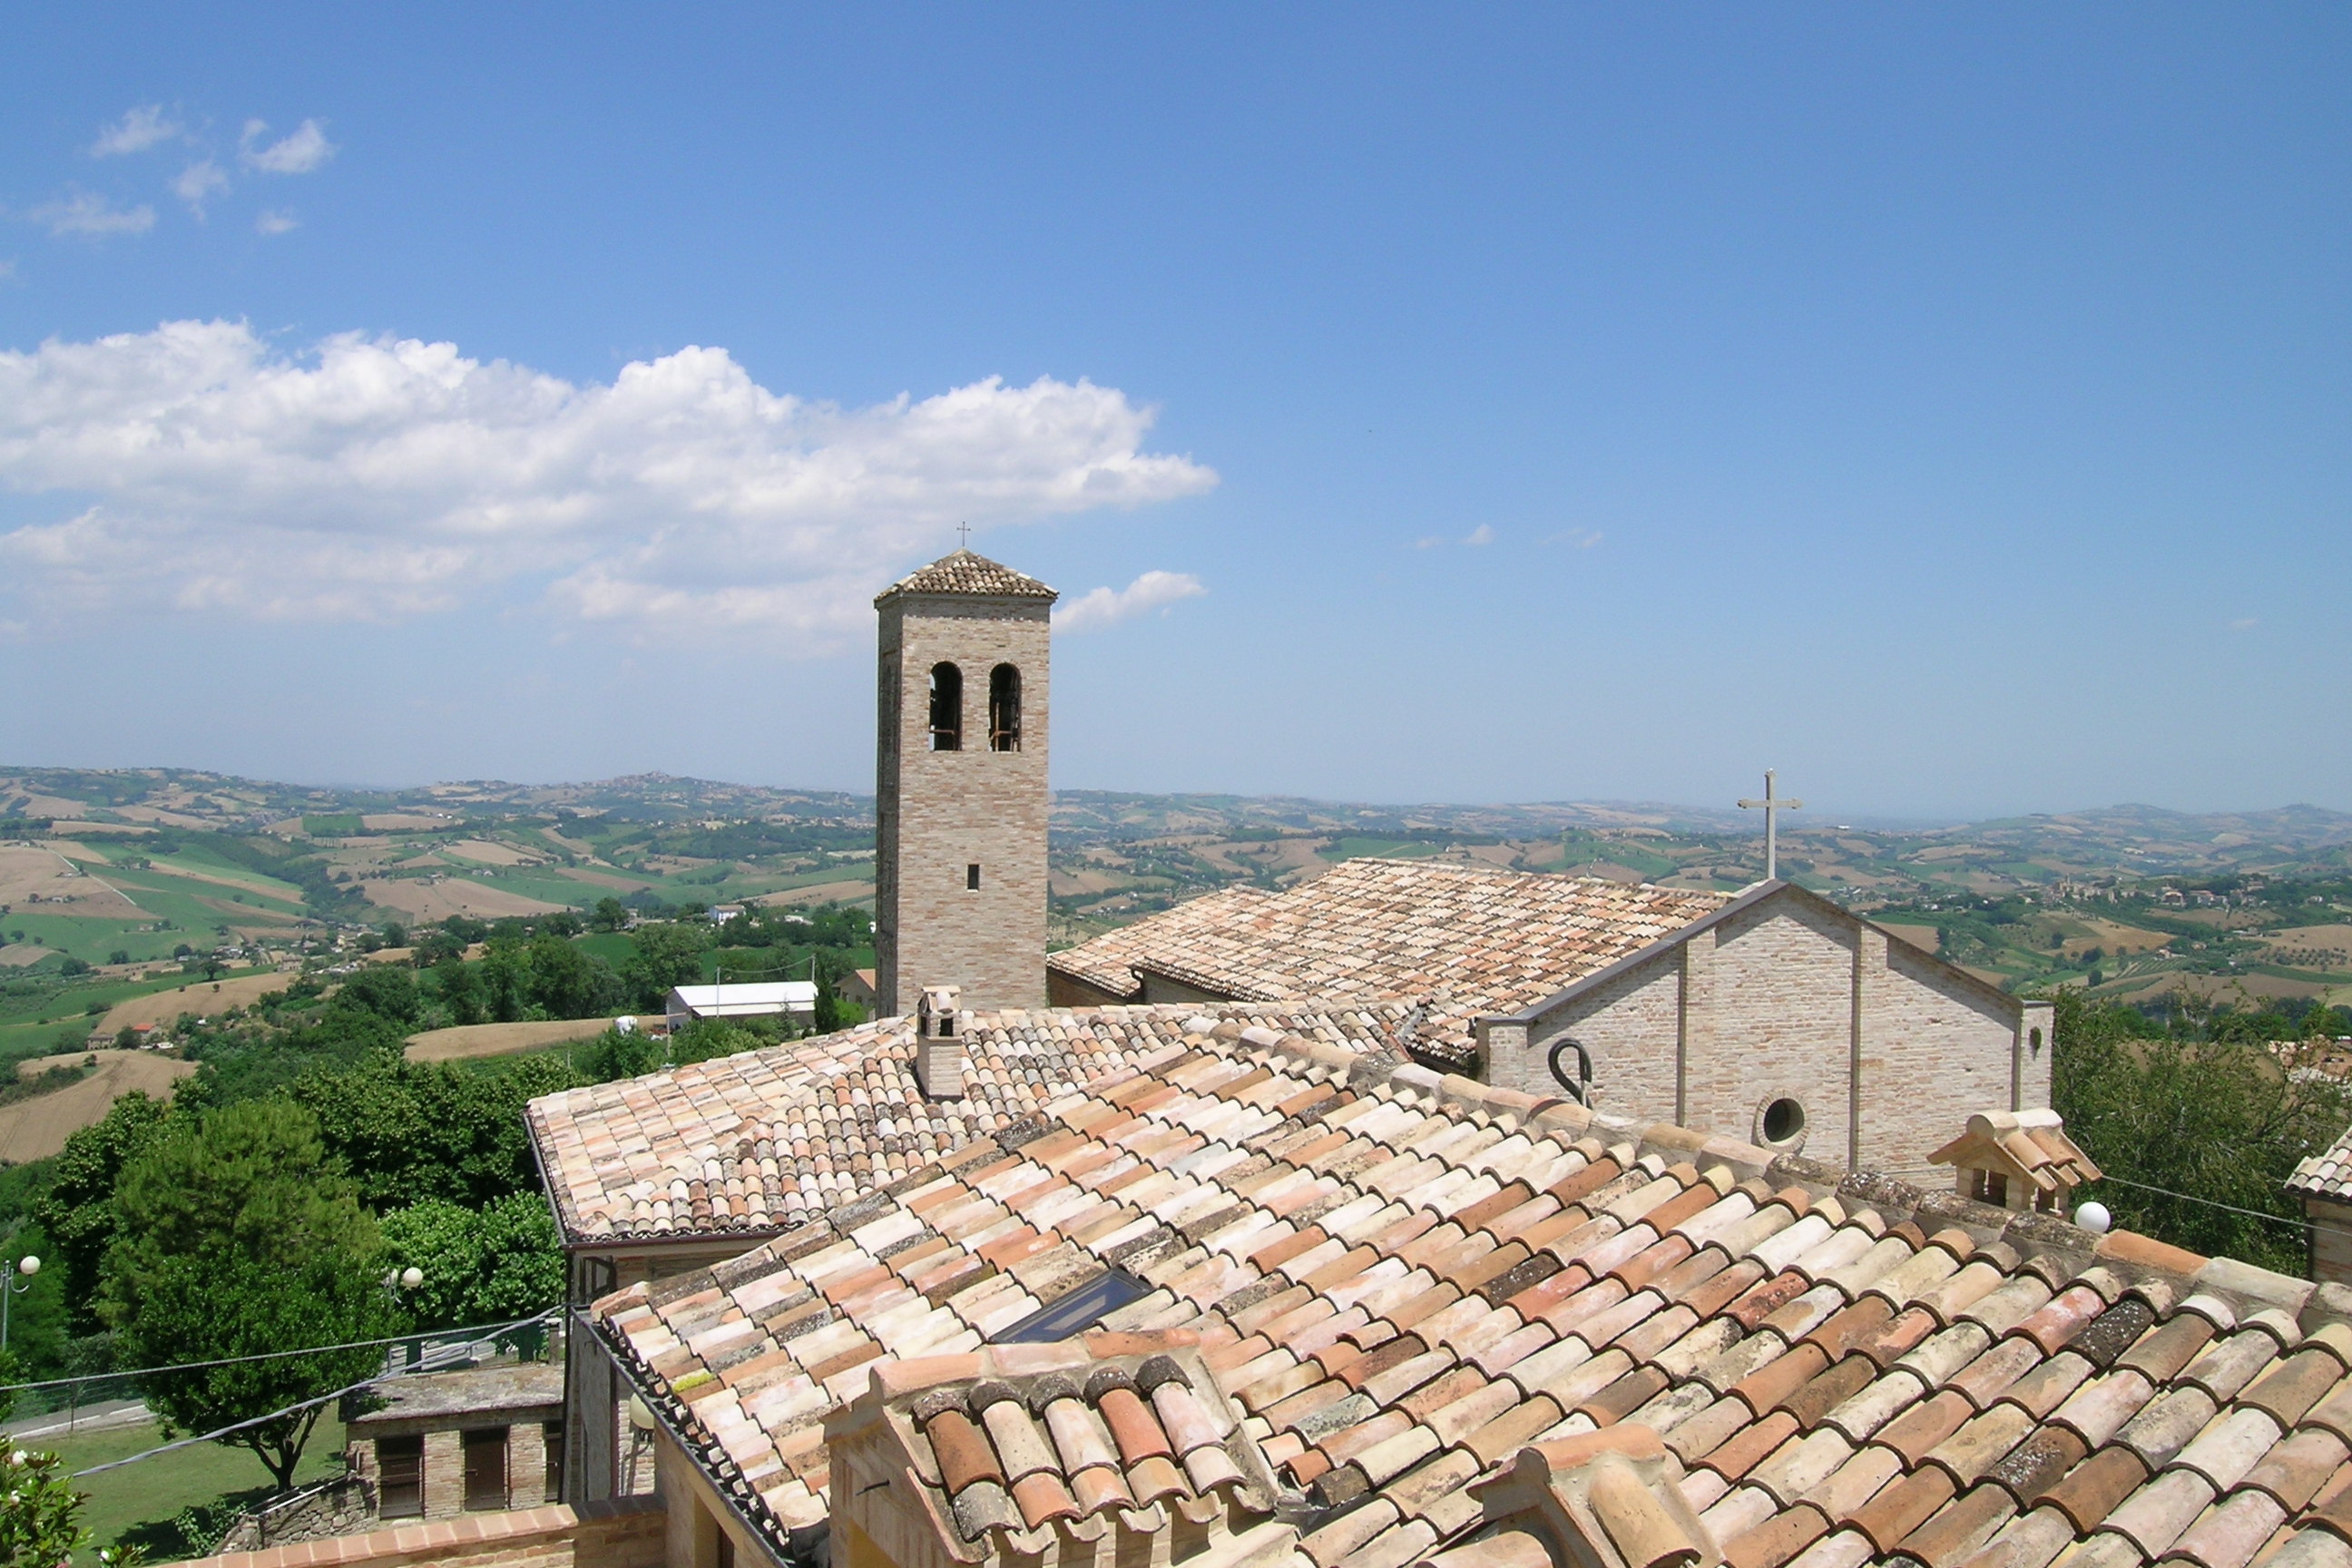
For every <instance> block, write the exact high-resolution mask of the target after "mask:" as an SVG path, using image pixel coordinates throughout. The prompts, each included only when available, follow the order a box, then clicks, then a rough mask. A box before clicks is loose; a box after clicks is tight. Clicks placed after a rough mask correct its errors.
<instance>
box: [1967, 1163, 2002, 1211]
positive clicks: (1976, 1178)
mask: <svg viewBox="0 0 2352 1568" xmlns="http://www.w3.org/2000/svg"><path fill="white" fill-rule="evenodd" d="M1969 1196H1970V1197H1972V1198H1974V1199H1976V1201H1977V1202H1979V1203H1980V1204H1991V1205H1994V1206H1995V1207H1997V1208H2006V1207H2007V1206H2008V1205H2009V1178H2008V1177H2007V1176H2006V1175H2004V1174H2002V1173H2000V1172H1999V1171H1971V1172H1969Z"/></svg>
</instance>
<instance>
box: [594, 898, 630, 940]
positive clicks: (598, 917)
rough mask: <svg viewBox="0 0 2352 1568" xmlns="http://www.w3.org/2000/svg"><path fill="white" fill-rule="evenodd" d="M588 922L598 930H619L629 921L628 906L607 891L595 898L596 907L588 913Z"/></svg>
mask: <svg viewBox="0 0 2352 1568" xmlns="http://www.w3.org/2000/svg"><path fill="white" fill-rule="evenodd" d="M588 922H589V923H590V924H591V925H593V926H594V927H595V928H596V929H597V930H598V931H619V930H620V929H621V928H622V927H623V926H625V925H627V924H628V923H629V911H628V908H627V906H625V904H623V903H622V902H621V900H618V899H616V898H614V897H613V896H612V895H611V894H610V893H607V894H605V895H604V897H603V898H601V899H599V900H596V908H595V910H594V911H593V912H592V913H591V914H590V915H589V917H588Z"/></svg>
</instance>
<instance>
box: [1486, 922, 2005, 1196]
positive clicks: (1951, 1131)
mask: <svg viewBox="0 0 2352 1568" xmlns="http://www.w3.org/2000/svg"><path fill="white" fill-rule="evenodd" d="M2037 1029H2038V1030H2040V1031H2041V1036H2040V1042H2039V1044H2038V1045H2037V1044H2035V1043H2033V1031H2035V1030H2037ZM2049 1029H2050V1009H2049V1007H2048V1005H2046V1004H2040V1003H2021V1002H2020V1001H2018V1000H2017V999H2016V998H2013V997H2009V996H2004V995H2002V994H2000V993H1999V992H1997V991H1995V990H1993V989H1992V988H1991V987H1990V986H1986V985H1983V984H1979V983H1978V982H1976V981H1975V980H1973V979H1971V978H1970V977H1969V976H1967V975H1965V974H1961V973H1958V972H1957V971H1955V970H1953V969H1952V968H1950V967H1949V966H1948V965H1946V964H1944V963H1939V962H1938V961H1937V960H1935V959H1934V958H1932V957H1929V956H1927V955H1925V954H1922V953H1919V952H1916V951H1914V950H1913V949H1911V948H1909V947H1908V946H1906V944H1904V943H1902V942H1893V943H1891V944H1890V942H1888V939H1887V936H1886V933H1885V932H1884V931H1880V930H1879V929H1878V928H1876V927H1875V926H1873V925H1870V924H1869V923H1867V922H1865V921H1858V920H1855V919H1854V918H1853V917H1852V916H1850V915H1847V914H1845V913H1844V912H1843V911H1842V910H1835V909H1833V908H1829V907H1827V906H1824V905H1822V903H1821V902H1820V901H1819V900H1812V899H1811V898H1810V897H1805V896H1800V895H1795V894H1790V893H1783V894H1781V895H1779V896H1776V897H1773V898H1769V899H1766V900H1762V901H1761V902H1759V903H1757V904H1755V905H1753V906H1751V907H1749V908H1747V909H1745V910H1739V911H1738V912H1737V913H1734V914H1732V915H1731V916H1729V917H1728V918H1727V919H1724V920H1721V921H1716V922H1714V923H1712V924H1710V925H1708V926H1706V927H1704V928H1703V929H1700V930H1696V931H1690V932H1687V933H1686V934H1685V935H1684V936H1683V937H1682V939H1681V940H1680V941H1678V942H1674V943H1673V944H1671V945H1670V946H1668V947H1666V948H1665V949H1664V951H1662V952H1658V953H1656V954H1654V956H1652V957H1650V958H1649V959H1647V960H1645V961H1644V962H1643V963H1640V964H1637V965H1633V966H1632V967H1630V968H1628V969H1627V970H1626V971H1625V972H1623V973H1620V974H1616V975H1613V976H1612V977H1611V978H1610V979H1609V980H1607V981H1605V982H1603V983H1601V984H1596V985H1594V986H1592V987H1591V988H1590V989H1587V990H1583V991H1581V992H1579V993H1577V994H1575V995H1573V996H1570V998H1569V999H1568V1000H1567V1001H1565V1002H1563V1003H1561V1004H1560V1005H1558V1006H1557V1007H1555V1008H1553V1009H1552V1010H1550V1011H1549V1012H1540V1013H1537V1014H1534V1015H1532V1016H1527V1017H1526V1018H1525V1019H1524V1021H1521V1020H1516V1019H1514V1020H1503V1021H1497V1022H1496V1023H1493V1024H1490V1025H1488V1026H1486V1028H1485V1031H1484V1035H1483V1038H1484V1039H1485V1040H1486V1077H1487V1080H1488V1081H1489V1082H1491V1083H1494V1084H1496V1085H1497V1086H1499V1087H1502V1088H1507V1089H1522V1090H1524V1091H1526V1092H1528V1093H1531V1094H1540V1095H1550V1094H1557V1093H1559V1092H1561V1090H1560V1089H1559V1086H1558V1085H1557V1084H1556V1083H1555V1082H1554V1081H1553V1079H1552V1077H1551V1074H1550V1071H1549V1066H1548V1063H1547V1058H1548V1057H1549V1053H1550V1049H1551V1047H1552V1045H1553V1043H1554V1042H1555V1041H1557V1040H1559V1038H1560V1037H1563V1036H1572V1037H1574V1038H1575V1039H1576V1040H1578V1041H1579V1042H1580V1043H1581V1044H1582V1045H1583V1046H1584V1047H1586V1048H1587V1049H1588V1050H1589V1051H1591V1054H1592V1058H1593V1087H1594V1090H1595V1093H1594V1097H1593V1099H1594V1104H1595V1106H1596V1108H1597V1109H1599V1110H1602V1111H1605V1112H1607V1113H1609V1114H1612V1115H1616V1116H1623V1117H1627V1118H1630V1119H1633V1120H1636V1121H1662V1122H1669V1123H1673V1124H1676V1125H1680V1126H1684V1127H1688V1128H1690V1129H1692V1130H1694V1131H1701V1132H1706V1133H1714V1134H1721V1135H1723V1136H1727V1137H1733V1138H1738V1139H1740V1140H1742V1141H1743V1142H1751V1143H1759V1144H1762V1143H1767V1142H1769V1143H1770V1146H1771V1147H1772V1148H1774V1149H1775V1150H1776V1152H1783V1153H1796V1152H1802V1153H1804V1154H1806V1155H1808V1156H1810V1157H1811V1158H1814V1159H1818V1160H1822V1161H1825V1162H1827V1163H1831V1164H1833V1165H1840V1166H1847V1167H1851V1168H1855V1169H1864V1170H1874V1171H1879V1172H1882V1173H1895V1174H1903V1175H1906V1176H1907V1177H1910V1178H1913V1179H1916V1180H1920V1181H1923V1182H1930V1183H1933V1182H1938V1181H1948V1180H1949V1173H1945V1172H1940V1171H1937V1169H1935V1168H1934V1167H1930V1166H1929V1165H1928V1164H1927V1155H1928V1154H1929V1153H1930V1152H1933V1151H1934V1150H1935V1149H1937V1147H1938V1146H1940V1145H1942V1144H1943V1143H1946V1142H1949V1141H1950V1140H1951V1139H1953V1138H1955V1137H1957V1136H1958V1135H1959V1132H1960V1131H1961V1129H1962V1128H1963V1127H1964V1126H1965V1124H1966V1122H1967V1120H1968V1118H1969V1116H1970V1115H1971V1114H1973V1113H1975V1112H1977V1111H1980V1110H2006V1109H2020V1108H2022V1107H2026V1106H2040V1105H2047V1104H2048V1103H2049V1102H2050V1039H2049ZM1568 1065H1570V1066H1571V1068H1572V1063H1570V1064H1568ZM1783 1099H1786V1100H1793V1101H1794V1102H1796V1104H1797V1105H1799V1106H1800V1107H1801V1108H1802V1110H1803V1119H1804V1126H1803V1131H1802V1133H1801V1136H1798V1137H1795V1138H1790V1139H1785V1140H1781V1141H1778V1142H1771V1141H1769V1140H1768V1138H1767V1136H1766V1132H1767V1130H1766V1128H1765V1126H1764V1112H1765V1110H1766V1108H1767V1107H1768V1106H1769V1105H1771V1104H1772V1103H1773V1102H1774V1101H1775V1100H1783Z"/></svg>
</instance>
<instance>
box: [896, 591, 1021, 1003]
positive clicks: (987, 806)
mask: <svg viewBox="0 0 2352 1568" xmlns="http://www.w3.org/2000/svg"><path fill="white" fill-rule="evenodd" d="M1050 626H1051V622H1050V620H1049V606H1048V605H1045V603H1043V602H1041V601H1038V600H1034V599H989V598H980V597H965V596H960V595H959V596H944V595H943V596H940V597H921V596H915V595H902V596H900V597H898V598H894V599H892V600H891V601H890V602H889V603H887V604H886V605H883V606H882V611H881V643H880V660H879V667H878V672H877V681H878V688H877V695H878V699H879V711H878V713H877V726H878V733H877V742H878V743H877V747H876V755H877V780H876V807H875V814H876V858H875V906H874V939H875V959H876V964H875V987H874V988H875V994H876V1006H877V1010H878V1011H879V1012H880V1013H881V1014H884V1015H892V1014H898V1013H903V1012H906V1011H908V1010H909V1009H910V1008H911V1006H912V1005H913V1002H914V996H915V992H916V989H917V988H918V987H920V986H924V985H956V986H961V988H962V991H963V997H962V1005H964V1006H966V1007H971V1008H992V1007H1035V1006H1040V1005H1044V1003H1045V895H1046V883H1045V822H1046V813H1047V807H1048V798H1047V795H1046V766H1045V764H1046V754H1047V740H1048V734H1049V730H1048V709H1049V703H1048V689H1049V681H1048V670H1047V653H1048V648H1049V645H1050V642H1051V632H1050ZM940 663H951V664H954V665H956V666H957V667H958V668H960V669H961V670H962V672H963V748H962V750H961V751H954V752H935V751H932V750H931V749H930V746H931V742H930V707H929V701H930V700H929V689H930V672H931V669H932V667H933V666H934V665H937V664H940ZM1000 663H1003V664H1011V665H1013V666H1014V667H1015V668H1018V669H1019V670H1020V671H1021V749H1020V750H1019V751H1017V752H992V751H991V750H989V748H988V692H989V672H990V671H991V670H992V669H993V668H995V667H996V666H997V665H998V664H1000ZM971 866H978V867H979V868H981V884H980V887H979V888H978V889H972V888H971V887H970V886H968V879H967V868H969V867H971Z"/></svg>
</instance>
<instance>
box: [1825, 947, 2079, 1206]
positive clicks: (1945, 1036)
mask: <svg viewBox="0 0 2352 1568" xmlns="http://www.w3.org/2000/svg"><path fill="white" fill-rule="evenodd" d="M1880 940H1881V942H1882V944H1884V945H1885V946H1886V947H1888V948H1889V949H1890V950H1891V951H1890V952H1888V954H1887V961H1886V968H1885V984H1883V985H1879V986H1875V987H1873V988H1872V989H1871V990H1870V992H1869V994H1868V1002H1867V1005H1866V1010H1865V1012H1864V1020H1863V1041H1864V1048H1863V1064H1862V1068H1863V1088H1864V1095H1865V1096H1866V1097H1867V1100H1868V1103H1869V1107H1870V1109H1869V1113H1868V1114H1867V1115H1866V1116H1865V1117H1864V1119H1863V1139H1862V1163H1863V1164H1864V1165H1865V1166H1867V1167H1868V1168H1870V1169H1872V1170H1875V1171H1884V1172H1886V1173H1888V1174H1890V1175H1902V1176H1906V1177H1909V1178H1913V1179H1918V1180H1922V1181H1928V1180H1933V1179H1936V1178H1937V1177H1941V1178H1943V1179H1946V1180H1948V1179H1949V1176H1948V1173H1946V1172H1944V1171H1941V1170H1939V1169H1938V1168H1937V1167H1935V1166H1931V1165H1929V1164H1928V1163H1927V1154H1928V1153H1929V1152H1931V1151H1933V1150H1934V1149H1935V1148H1937V1146H1938V1145H1939V1144H1942V1143H1946V1142H1950V1141H1951V1140H1952V1139H1954V1138H1957V1137H1958V1136H1959V1134H1960V1128H1961V1125H1962V1123H1964V1122H1965V1121H1967V1120H1968V1118H1969V1115H1970V1114H1972V1113H1973V1112H1976V1111H1979V1110H2005V1109H2008V1108H2010V1105H2011V1100H2010V1068H2011V1061H2010V1056H2011V1047H2012V1045H2013V1044H2014V1042H2015V1041H2016V1039H2017V1035H2018V1026H2017V1025H2014V1024H2012V1023H2011V1021H2010V1019H2009V1018H2007V1017H2004V1016H2000V1014H1998V1013H1997V1012H1995V1011H1994V1008H1995V1007H1996V1006H1998V1004H1994V1003H1992V1002H1991V1001H1990V998H1984V997H1981V996H1979V995H1978V994H1976V993H1975V992H1974V989H1973V988H1972V987H1966V984H1965V982H1956V981H1955V980H1954V979H1953V978H1952V976H1951V974H1950V972H1949V971H1948V970H1946V969H1944V968H1943V967H1942V966H1940V965H1938V964H1937V963H1935V962H1934V961H1933V960H1931V959H1928V958H1927V957H1926V956H1925V955H1924V954H1921V953H1918V952H1916V951H1914V950H1913V949H1912V948H1911V946H1910V945H1909V944H1908V943H1907V942H1885V939H1884V938H1881V939H1880ZM2037 1020H2038V1022H2037ZM2025 1026H2026V1027H2028V1028H2032V1027H2037V1026H2038V1027H2040V1028H2041V1029H2042V1031H2043V1033H2042V1039H2043V1045H2042V1049H2041V1050H2040V1051H2039V1052H2038V1053H2037V1052H2034V1051H2032V1049H2031V1048H2028V1049H2027V1050H2026V1051H2024V1052H2022V1053H2021V1056H2022V1058H2023V1059H2022V1061H2021V1063H2020V1064H2019V1065H2020V1066H2021V1068H2022V1074H2021V1079H2022V1081H2021V1083H2020V1084H2019V1086H2018V1088H2019V1091H2020V1092H2019V1095H2018V1100H2017V1103H2018V1104H2019V1105H2020V1106H2039V1105H2047V1104H2049V1103H2050V1048H2049V1045H2048V1040H2049V1034H2048V1030H2049V1015H2048V1010H2047V1008H2046V1007H2040V1008H2029V1009H2028V1010H2027V1016H2026V1024H2025Z"/></svg>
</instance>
